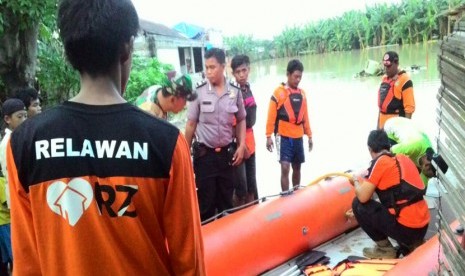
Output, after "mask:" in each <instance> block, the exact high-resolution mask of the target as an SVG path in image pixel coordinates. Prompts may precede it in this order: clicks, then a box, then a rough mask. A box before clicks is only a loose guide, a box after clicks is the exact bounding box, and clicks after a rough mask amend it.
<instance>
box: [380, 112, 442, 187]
mask: <svg viewBox="0 0 465 276" xmlns="http://www.w3.org/2000/svg"><path fill="white" fill-rule="evenodd" d="M384 130H385V131H386V133H387V134H388V137H389V141H390V143H391V152H392V153H394V154H405V155H407V156H408V157H409V158H410V159H412V161H413V162H414V163H415V165H416V166H417V168H418V171H419V172H420V176H421V178H422V180H423V183H424V184H425V185H428V181H429V179H430V178H432V177H435V176H436V173H437V172H436V168H435V167H434V166H433V162H434V163H435V165H436V166H437V167H438V168H439V169H440V170H441V172H442V173H446V172H447V169H448V168H449V167H448V165H447V163H446V162H445V161H444V159H443V158H442V156H441V155H439V154H435V152H434V150H433V147H432V144H431V141H430V139H429V138H428V135H426V133H425V132H423V131H422V130H420V129H419V128H418V126H417V125H416V124H415V123H414V122H413V121H412V120H409V119H407V118H402V117H395V118H390V119H388V120H387V121H386V123H385V125H384Z"/></svg>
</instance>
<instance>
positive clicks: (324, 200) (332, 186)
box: [202, 177, 357, 276]
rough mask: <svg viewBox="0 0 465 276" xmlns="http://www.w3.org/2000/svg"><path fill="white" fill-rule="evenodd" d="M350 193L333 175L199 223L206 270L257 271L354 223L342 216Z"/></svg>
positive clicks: (213, 273) (217, 272) (227, 272)
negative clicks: (209, 221)
mask: <svg viewBox="0 0 465 276" xmlns="http://www.w3.org/2000/svg"><path fill="white" fill-rule="evenodd" d="M354 196H355V194H354V189H353V187H352V185H351V184H350V183H349V181H348V180H347V178H345V177H335V178H332V179H329V180H323V181H320V182H318V183H317V184H315V185H310V186H308V187H305V188H302V189H300V190H297V191H295V192H293V193H291V194H289V195H286V196H281V197H279V198H274V199H270V200H268V201H265V202H263V203H260V204H257V205H254V206H251V207H248V208H246V209H243V210H241V211H238V212H236V213H233V214H231V215H228V216H226V217H224V218H221V219H219V220H216V221H213V222H211V223H209V224H206V225H204V226H203V230H202V231H203V240H204V247H205V262H206V269H207V274H208V275H211V276H216V275H258V274H260V273H263V272H265V271H267V270H270V269H272V268H274V267H276V266H278V265H280V264H282V263H284V262H285V261H287V260H289V259H290V258H293V257H295V256H297V255H299V254H301V253H303V252H305V251H308V250H309V249H312V248H314V247H316V246H318V245H320V244H322V243H324V242H326V241H328V240H330V239H332V238H334V237H336V236H338V235H340V234H342V233H344V232H345V231H347V230H349V229H352V228H354V227H356V226H357V223H356V222H355V221H353V220H352V221H348V220H347V218H346V217H345V212H346V211H347V210H349V209H350V208H351V204H352V200H353V198H354Z"/></svg>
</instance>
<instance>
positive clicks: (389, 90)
mask: <svg viewBox="0 0 465 276" xmlns="http://www.w3.org/2000/svg"><path fill="white" fill-rule="evenodd" d="M383 65H384V69H385V71H386V74H385V75H384V76H383V79H382V82H381V85H380V87H379V91H378V107H379V115H378V129H381V128H383V127H384V123H385V122H386V120H387V119H389V118H392V117H399V116H400V117H405V118H409V119H410V118H412V114H413V112H414V111H415V98H414V96H413V83H412V80H411V79H410V77H409V75H408V74H407V73H406V72H405V71H404V70H400V69H399V55H398V54H397V53H396V52H393V51H388V52H386V53H385V54H384V57H383Z"/></svg>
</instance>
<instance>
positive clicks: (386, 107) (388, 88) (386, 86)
mask: <svg viewBox="0 0 465 276" xmlns="http://www.w3.org/2000/svg"><path fill="white" fill-rule="evenodd" d="M404 73H405V71H400V72H399V73H398V75H397V76H398V78H397V79H388V77H387V76H384V77H383V80H382V82H381V85H380V87H379V91H378V107H379V110H380V112H382V113H384V114H399V116H401V117H404V116H405V110H404V102H403V99H402V98H400V99H398V98H396V97H395V95H394V87H395V83H396V81H398V80H399V79H400V77H401V76H402V74H404Z"/></svg>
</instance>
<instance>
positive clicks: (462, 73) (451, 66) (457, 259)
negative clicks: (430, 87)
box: [437, 19, 465, 275]
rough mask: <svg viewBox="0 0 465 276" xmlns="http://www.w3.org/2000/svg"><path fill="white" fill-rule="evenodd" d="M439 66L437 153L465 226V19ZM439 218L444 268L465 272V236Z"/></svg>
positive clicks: (441, 55) (449, 196) (441, 176)
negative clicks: (442, 163) (443, 165)
mask: <svg viewBox="0 0 465 276" xmlns="http://www.w3.org/2000/svg"><path fill="white" fill-rule="evenodd" d="M438 66H439V72H440V78H441V87H440V89H439V91H438V95H437V99H438V103H439V105H438V109H437V122H438V125H439V134H438V137H437V145H438V153H440V154H441V155H442V156H443V157H444V159H445V160H446V162H447V164H448V165H449V171H448V172H447V177H446V176H445V175H444V174H442V173H441V171H440V170H438V174H439V181H440V183H441V184H442V185H444V187H445V189H446V190H447V194H446V195H445V196H443V199H442V200H447V204H448V205H449V206H450V207H451V209H452V212H453V214H454V215H455V217H456V218H457V219H458V221H459V223H460V224H461V225H462V226H465V19H462V20H461V21H459V22H458V23H457V24H456V27H455V30H454V32H453V33H452V34H451V35H449V36H448V37H446V38H444V40H443V41H442V42H441V45H440V53H439V58H438ZM440 217H441V218H442V219H440V222H441V223H440V229H441V235H440V236H439V237H440V242H441V247H442V250H443V252H444V256H445V263H446V264H445V268H446V269H445V270H447V271H449V272H451V273H452V274H453V275H465V238H464V237H463V234H462V242H461V243H460V242H459V241H458V239H457V236H458V235H460V234H459V233H457V231H456V229H451V227H449V225H448V224H447V222H446V221H447V220H446V219H445V218H444V215H443V214H442V213H441V212H440ZM443 272H445V271H443ZM444 274H445V273H444Z"/></svg>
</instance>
